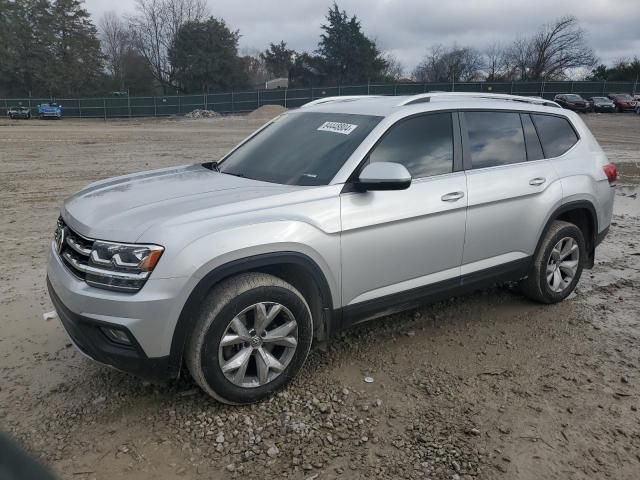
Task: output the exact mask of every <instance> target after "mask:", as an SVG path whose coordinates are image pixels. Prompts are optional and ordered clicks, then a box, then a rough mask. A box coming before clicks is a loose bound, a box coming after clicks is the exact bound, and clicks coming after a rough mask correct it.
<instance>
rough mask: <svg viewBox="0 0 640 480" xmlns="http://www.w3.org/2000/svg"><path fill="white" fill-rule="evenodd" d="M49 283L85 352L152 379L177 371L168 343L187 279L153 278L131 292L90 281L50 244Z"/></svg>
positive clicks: (68, 327)
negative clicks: (115, 334)
mask: <svg viewBox="0 0 640 480" xmlns="http://www.w3.org/2000/svg"><path fill="white" fill-rule="evenodd" d="M47 287H48V289H49V294H50V296H51V300H52V302H53V304H54V306H55V308H56V311H57V312H58V315H59V317H60V319H61V321H62V324H63V326H64V328H65V330H66V331H67V333H68V334H69V336H70V337H71V339H72V340H73V341H74V343H75V344H76V346H77V347H78V349H79V350H80V351H82V352H83V353H84V354H86V355H88V356H89V357H91V358H93V359H95V360H96V361H98V362H100V363H104V364H107V365H111V366H113V367H116V368H118V369H119V370H123V371H127V372H131V373H134V374H137V375H139V376H142V377H146V378H150V379H166V378H172V377H176V376H177V375H178V374H179V371H180V364H181V359H180V358H173V356H171V346H172V340H173V334H174V330H175V327H176V323H177V321H178V317H179V316H180V313H181V311H182V307H183V306H184V303H185V300H186V299H183V296H186V295H188V293H189V292H190V290H189V287H190V285H189V284H188V282H187V281H186V279H184V278H170V279H153V278H151V279H149V280H148V282H147V283H146V284H145V286H144V287H143V288H142V290H140V291H139V292H137V293H135V294H130V293H121V292H113V291H109V290H103V289H99V288H95V287H91V286H89V285H88V284H87V283H86V282H84V281H83V280H81V279H79V278H77V277H76V276H74V275H73V274H72V273H71V272H70V271H69V269H68V268H67V267H66V266H65V265H64V264H63V263H62V260H61V259H60V257H59V256H58V255H57V254H56V253H55V249H54V245H53V244H52V245H51V250H50V255H49V263H48V266H47ZM100 327H111V328H116V329H118V330H121V331H124V332H126V334H127V336H128V337H129V339H130V340H131V344H132V346H123V345H120V344H117V343H115V342H113V341H111V340H110V339H109V338H108V337H107V336H106V335H105V334H104V333H103V331H102V330H101V329H100ZM174 356H175V355H174Z"/></svg>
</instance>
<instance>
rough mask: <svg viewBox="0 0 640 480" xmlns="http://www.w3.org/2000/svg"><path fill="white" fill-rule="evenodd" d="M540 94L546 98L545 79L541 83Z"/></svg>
mask: <svg viewBox="0 0 640 480" xmlns="http://www.w3.org/2000/svg"><path fill="white" fill-rule="evenodd" d="M540 96H541V97H542V98H544V80H542V83H541V84H540Z"/></svg>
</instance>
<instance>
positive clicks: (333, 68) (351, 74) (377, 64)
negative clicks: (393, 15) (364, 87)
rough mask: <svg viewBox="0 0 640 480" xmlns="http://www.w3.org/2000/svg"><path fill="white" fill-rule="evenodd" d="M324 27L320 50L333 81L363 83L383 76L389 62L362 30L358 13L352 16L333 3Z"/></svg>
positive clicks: (330, 78)
mask: <svg viewBox="0 0 640 480" xmlns="http://www.w3.org/2000/svg"><path fill="white" fill-rule="evenodd" d="M322 30H324V33H323V34H322V35H321V39H320V44H319V45H318V53H319V54H320V55H321V56H322V57H323V59H324V64H325V69H326V73H327V75H328V78H329V80H330V81H333V82H337V83H339V84H361V83H367V82H368V81H375V80H379V79H380V78H381V77H382V76H383V72H384V70H385V68H386V66H387V62H386V61H385V59H384V58H383V57H382V55H381V53H380V50H378V47H377V46H376V44H375V42H374V41H373V40H370V39H369V38H367V36H366V35H365V34H364V33H363V32H362V26H361V25H360V21H359V20H358V18H357V17H356V16H355V15H354V16H353V17H351V18H349V16H348V15H347V12H345V11H344V10H342V11H340V9H339V8H338V5H337V4H335V3H334V4H333V7H331V8H330V9H329V13H328V15H327V24H325V25H322Z"/></svg>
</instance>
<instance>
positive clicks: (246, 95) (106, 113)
mask: <svg viewBox="0 0 640 480" xmlns="http://www.w3.org/2000/svg"><path fill="white" fill-rule="evenodd" d="M430 91H446V92H451V91H456V92H484V93H509V94H513V95H525V96H539V97H544V98H546V99H553V97H554V96H555V95H557V94H559V93H577V94H579V95H582V96H583V97H586V98H589V97H594V96H606V95H608V94H609V93H631V94H636V93H638V82H637V81H635V82H606V81H603V82H567V81H562V82H467V83H397V84H368V85H351V86H336V87H322V88H320V87H314V88H283V89H275V90H255V91H250V92H226V93H209V94H202V95H176V96H155V97H128V96H124V97H104V98H11V99H8V98H7V99H0V115H2V116H4V115H6V113H7V109H9V108H10V107H15V106H25V107H29V108H31V109H32V111H31V113H32V115H34V116H37V105H38V104H40V103H49V102H56V103H58V104H60V105H62V108H63V117H71V118H102V119H105V120H106V119H109V118H128V117H163V116H170V115H184V114H186V113H189V112H191V111H193V110H195V109H205V110H213V111H216V112H218V113H223V114H234V113H246V112H251V111H253V110H255V109H256V108H258V107H261V106H263V105H281V106H283V107H286V108H296V107H300V106H301V105H304V104H305V103H308V102H310V101H312V100H316V99H318V98H323V97H332V96H342V95H416V94H419V93H425V92H430Z"/></svg>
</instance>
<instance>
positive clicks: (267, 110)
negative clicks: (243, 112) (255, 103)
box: [247, 105, 287, 120]
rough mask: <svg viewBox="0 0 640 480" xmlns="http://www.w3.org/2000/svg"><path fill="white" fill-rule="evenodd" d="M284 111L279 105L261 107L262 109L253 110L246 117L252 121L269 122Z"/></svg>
mask: <svg viewBox="0 0 640 480" xmlns="http://www.w3.org/2000/svg"><path fill="white" fill-rule="evenodd" d="M286 111H287V109H286V108H284V107H281V106H280V105H263V106H262V107H260V108H257V109H255V110H254V111H253V112H251V113H250V114H249V115H247V117H249V118H251V119H254V120H271V119H272V118H274V117H277V116H278V115H280V114H281V113H284V112H286Z"/></svg>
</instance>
